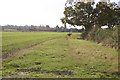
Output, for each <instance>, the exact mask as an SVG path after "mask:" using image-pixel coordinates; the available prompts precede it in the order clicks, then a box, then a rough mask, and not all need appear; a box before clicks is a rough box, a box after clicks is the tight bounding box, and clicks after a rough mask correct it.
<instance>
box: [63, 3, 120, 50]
mask: <svg viewBox="0 0 120 80" xmlns="http://www.w3.org/2000/svg"><path fill="white" fill-rule="evenodd" d="M61 21H62V23H63V24H64V25H65V26H66V24H70V25H72V26H83V28H84V31H83V33H82V35H81V37H82V38H83V39H86V40H91V41H96V42H98V43H102V44H104V45H108V46H110V47H116V48H118V45H119V44H118V43H119V40H118V39H119V37H120V36H118V34H119V33H118V29H119V28H120V6H119V5H117V4H116V3H115V2H113V3H111V2H98V3H96V4H95V2H74V1H73V2H69V3H66V4H65V10H64V17H63V18H61ZM102 26H108V28H107V29H102Z"/></svg>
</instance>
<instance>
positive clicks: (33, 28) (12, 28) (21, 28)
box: [0, 25, 82, 32]
mask: <svg viewBox="0 0 120 80" xmlns="http://www.w3.org/2000/svg"><path fill="white" fill-rule="evenodd" d="M0 27H1V30H2V31H23V32H25V31H46V32H71V31H72V32H82V30H81V29H77V28H71V29H68V28H66V27H63V26H61V27H59V26H58V25H56V27H53V28H51V27H50V26H49V25H46V26H43V25H40V26H35V25H30V26H28V25H25V26H17V25H5V26H0Z"/></svg>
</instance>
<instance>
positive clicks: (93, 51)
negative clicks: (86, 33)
mask: <svg viewBox="0 0 120 80" xmlns="http://www.w3.org/2000/svg"><path fill="white" fill-rule="evenodd" d="M117 57H118V52H117V51H116V50H115V49H110V48H107V47H104V46H101V45H98V44H96V43H94V42H89V41H85V40H80V39H77V36H72V37H69V38H68V39H67V38H66V37H62V38H58V39H52V40H48V41H46V42H43V43H41V44H39V45H36V46H34V47H31V48H29V49H25V50H23V51H21V52H19V53H18V54H16V56H15V57H13V58H8V59H6V60H5V61H4V63H3V76H6V77H18V78H21V77H24V78H31V77H35V78H36V77H37V78H63V77H64V78H70V77H72V78H115V77H118V75H117V74H118V73H117V72H118V58H117ZM18 69H19V70H20V69H26V70H27V69H33V70H34V69H36V70H38V71H37V72H36V71H33V72H30V71H28V72H20V71H18ZM39 70H40V71H47V72H50V71H56V72H57V71H59V72H60V71H68V72H72V73H73V74H74V75H62V74H61V75H56V74H53V73H47V72H46V73H41V72H39Z"/></svg>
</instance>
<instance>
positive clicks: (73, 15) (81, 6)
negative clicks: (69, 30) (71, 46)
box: [61, 2, 94, 30]
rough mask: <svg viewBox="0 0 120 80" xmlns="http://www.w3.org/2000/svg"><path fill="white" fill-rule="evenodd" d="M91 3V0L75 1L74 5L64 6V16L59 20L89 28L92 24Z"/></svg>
mask: <svg viewBox="0 0 120 80" xmlns="http://www.w3.org/2000/svg"><path fill="white" fill-rule="evenodd" d="M93 5H94V3H91V2H87V3H84V2H77V3H75V4H74V5H69V6H66V7H65V11H64V15H65V17H64V18H62V19H61V21H62V22H63V23H64V24H66V23H68V24H70V25H73V26H84V27H85V30H89V29H91V28H92V26H93V23H94V22H93V17H94V16H93V11H94V9H93Z"/></svg>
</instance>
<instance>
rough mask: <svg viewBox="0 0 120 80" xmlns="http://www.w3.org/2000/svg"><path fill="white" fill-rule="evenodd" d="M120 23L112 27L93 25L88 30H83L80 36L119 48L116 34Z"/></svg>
mask: <svg viewBox="0 0 120 80" xmlns="http://www.w3.org/2000/svg"><path fill="white" fill-rule="evenodd" d="M119 27H120V25H118V26H116V27H114V28H113V29H108V28H104V29H102V28H98V27H94V28H93V29H91V30H90V31H89V32H86V31H85V32H83V34H82V38H83V39H87V40H90V41H95V42H97V43H101V44H102V45H105V46H108V47H111V48H115V49H119V48H120V47H119V45H118V44H119V40H118V39H119V37H120V36H118V28H119Z"/></svg>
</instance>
